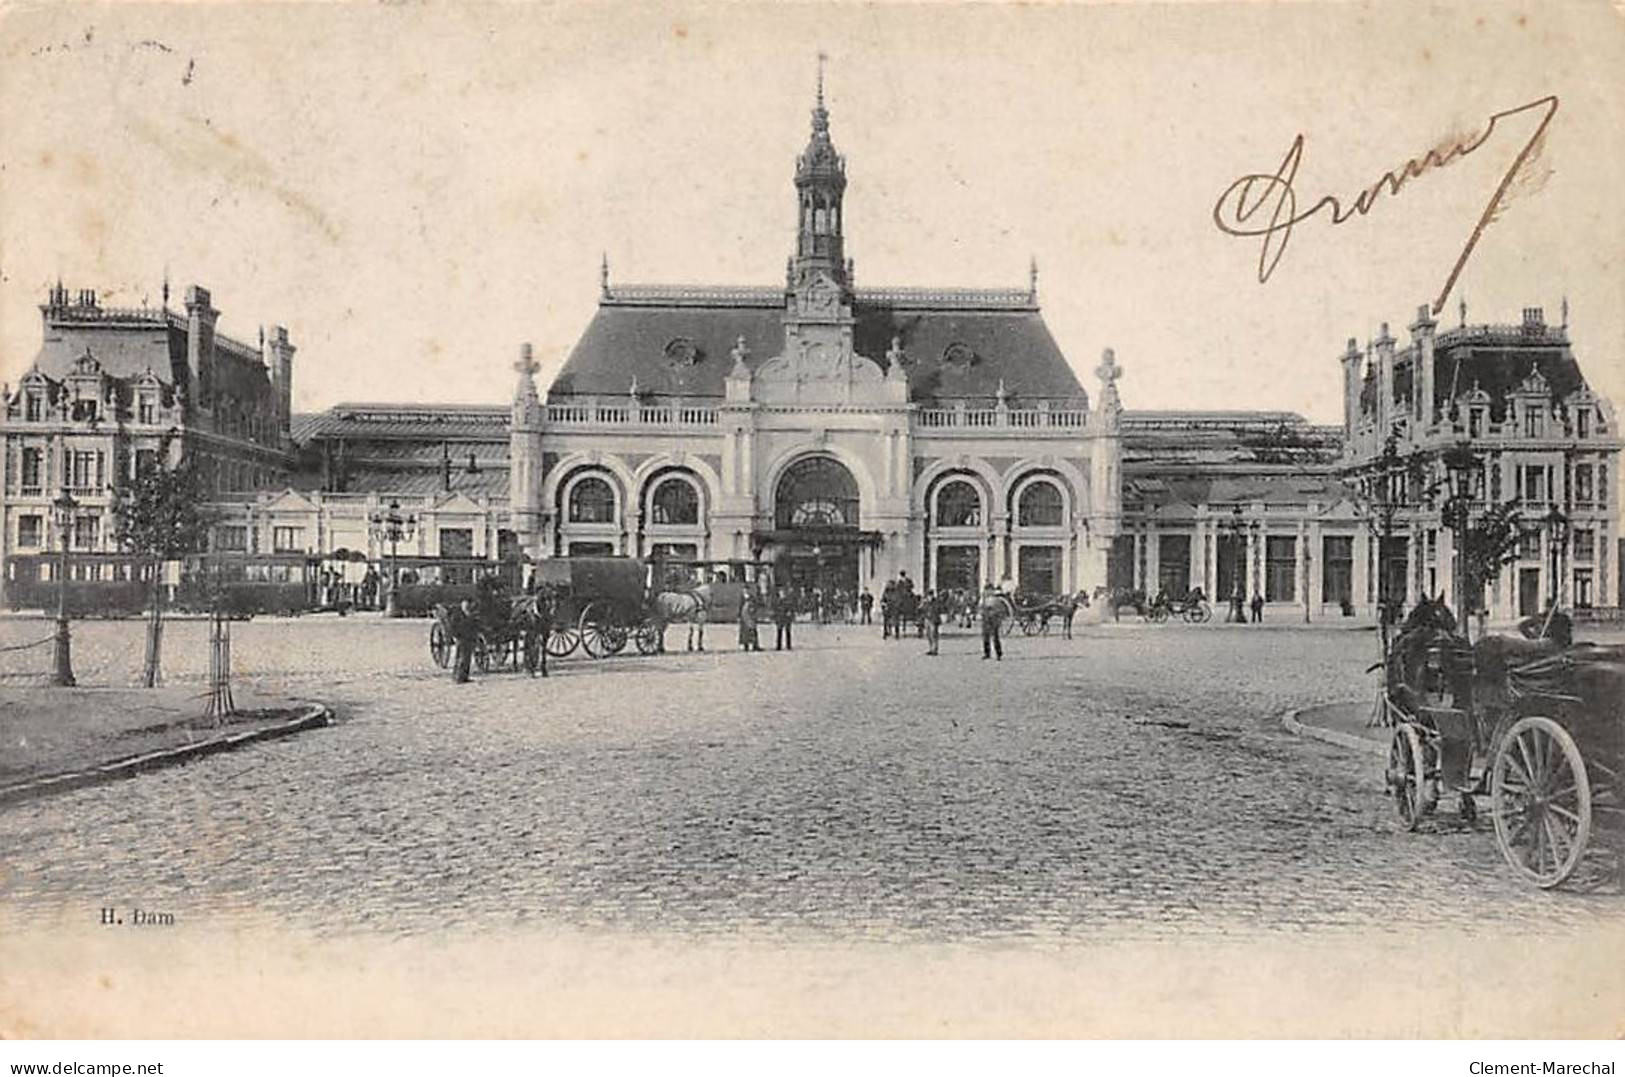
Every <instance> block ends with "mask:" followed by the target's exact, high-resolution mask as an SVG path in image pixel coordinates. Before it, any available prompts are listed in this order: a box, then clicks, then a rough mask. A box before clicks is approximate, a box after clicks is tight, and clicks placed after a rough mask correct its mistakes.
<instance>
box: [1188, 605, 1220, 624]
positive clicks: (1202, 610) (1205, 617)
mask: <svg viewBox="0 0 1625 1077" xmlns="http://www.w3.org/2000/svg"><path fill="white" fill-rule="evenodd" d="M1212 618H1213V608H1212V607H1211V606H1209V605H1208V604H1207V603H1206V602H1198V603H1197V604H1196V605H1194V606H1192V607H1191V608H1190V609H1188V610H1186V611H1185V620H1187V621H1189V622H1190V623H1191V624H1193V625H1201V624H1207V623H1208V621H1210V620H1211V619H1212Z"/></svg>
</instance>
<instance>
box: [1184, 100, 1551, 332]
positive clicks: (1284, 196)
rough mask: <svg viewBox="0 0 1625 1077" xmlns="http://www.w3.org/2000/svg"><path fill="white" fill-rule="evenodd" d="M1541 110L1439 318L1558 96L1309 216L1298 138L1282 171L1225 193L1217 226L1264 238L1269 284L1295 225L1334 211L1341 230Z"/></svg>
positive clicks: (1261, 265)
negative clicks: (1299, 181) (1384, 197)
mask: <svg viewBox="0 0 1625 1077" xmlns="http://www.w3.org/2000/svg"><path fill="white" fill-rule="evenodd" d="M1539 109H1544V110H1545V111H1544V114H1543V115H1541V117H1540V123H1539V124H1538V125H1537V126H1536V127H1535V130H1534V132H1533V133H1532V134H1531V135H1530V136H1529V141H1527V142H1525V143H1524V145H1523V149H1521V150H1519V151H1518V156H1517V157H1515V158H1513V161H1512V164H1511V165H1510V166H1509V167H1508V168H1507V170H1506V174H1505V175H1503V176H1502V177H1501V183H1500V185H1499V186H1497V187H1496V188H1495V193H1494V194H1493V195H1491V196H1490V200H1489V202H1488V203H1486V204H1485V206H1484V212H1483V213H1482V214H1480V215H1479V218H1478V224H1477V225H1476V226H1475V227H1474V228H1473V234H1472V235H1471V236H1469V237H1468V238H1467V243H1466V245H1465V246H1464V247H1462V249H1461V255H1460V256H1459V257H1458V258H1457V259H1456V264H1455V267H1454V268H1452V269H1451V270H1450V276H1449V277H1447V278H1446V279H1445V282H1444V287H1443V288H1441V289H1440V290H1439V296H1438V298H1437V299H1435V300H1434V301H1433V312H1434V313H1435V314H1437V313H1439V311H1441V310H1443V309H1444V301H1445V299H1446V298H1448V297H1449V295H1450V290H1451V289H1452V288H1453V287H1455V284H1456V278H1458V277H1459V276H1461V270H1462V267H1463V266H1465V265H1466V264H1467V258H1468V256H1469V255H1471V254H1472V253H1473V248H1474V247H1475V246H1477V245H1478V238H1479V236H1481V235H1482V234H1483V232H1484V229H1485V228H1486V227H1487V226H1488V225H1489V223H1490V221H1492V220H1494V219H1495V213H1496V210H1497V209H1498V208H1499V206H1500V204H1501V200H1502V198H1504V197H1505V196H1506V193H1507V190H1508V188H1510V187H1511V186H1512V181H1513V179H1514V178H1515V177H1516V176H1517V174H1518V170H1519V169H1521V168H1522V167H1523V166H1524V163H1525V162H1527V161H1528V160H1529V158H1530V156H1531V155H1532V154H1533V153H1534V152H1535V149H1536V147H1537V146H1539V145H1540V140H1541V137H1542V136H1543V135H1545V133H1546V128H1547V126H1548V125H1549V124H1550V123H1551V122H1552V117H1553V116H1555V115H1556V114H1557V97H1556V96H1555V95H1552V96H1548V97H1542V98H1540V99H1538V100H1535V101H1531V102H1529V103H1528V104H1527V105H1519V106H1518V107H1517V108H1510V109H1506V110H1504V111H1502V112H1497V113H1495V114H1494V115H1493V116H1491V117H1490V119H1489V123H1488V124H1486V125H1485V127H1484V129H1483V131H1481V132H1479V133H1477V134H1473V135H1469V136H1466V137H1464V138H1458V139H1454V140H1451V141H1449V142H1446V143H1443V144H1441V145H1439V146H1436V147H1434V148H1433V149H1431V150H1428V151H1427V153H1425V154H1423V155H1422V157H1421V158H1420V159H1418V158H1415V157H1413V158H1411V159H1410V160H1408V161H1406V162H1405V164H1404V165H1402V166H1401V167H1400V168H1399V170H1398V171H1397V172H1384V173H1383V174H1382V176H1381V177H1380V178H1379V179H1378V180H1377V182H1376V183H1373V184H1372V185H1371V186H1370V187H1367V188H1366V189H1364V190H1363V191H1361V192H1360V193H1359V195H1358V196H1356V197H1355V199H1354V203H1353V205H1351V206H1349V207H1348V208H1347V209H1345V208H1344V207H1343V203H1342V202H1340V201H1338V200H1337V198H1336V197H1334V196H1332V195H1325V196H1323V197H1322V198H1321V199H1320V201H1318V202H1316V203H1315V204H1314V205H1313V206H1311V207H1310V208H1309V209H1308V210H1306V211H1304V212H1302V213H1299V212H1298V195H1297V192H1296V191H1294V190H1293V188H1292V182H1293V180H1294V179H1295V178H1296V177H1297V174H1298V163H1299V162H1300V161H1301V160H1302V159H1303V135H1302V134H1299V135H1298V137H1297V138H1295V139H1293V140H1292V148H1291V149H1289V150H1287V151H1286V156H1285V157H1283V158H1282V159H1281V166H1280V167H1279V168H1277V169H1276V170H1275V172H1274V173H1273V174H1264V173H1256V172H1255V173H1252V174H1250V175H1246V176H1242V177H1241V178H1239V179H1237V180H1236V181H1235V182H1234V183H1232V184H1231V185H1230V186H1229V187H1226V188H1225V190H1224V193H1223V194H1221V195H1220V196H1219V200H1218V201H1217V202H1215V203H1214V205H1213V223H1214V224H1216V225H1218V227H1219V230H1220V231H1222V232H1224V233H1226V234H1228V235H1232V236H1261V237H1262V242H1261V243H1260V244H1259V250H1258V282H1259V283H1260V284H1263V283H1264V282H1265V281H1267V280H1269V279H1270V274H1272V273H1274V272H1275V267H1276V266H1277V265H1279V264H1280V262H1281V256H1282V255H1284V254H1285V253H1286V246H1287V241H1288V240H1290V239H1291V238H1292V229H1293V228H1295V227H1296V226H1297V225H1299V224H1301V223H1302V222H1304V221H1306V220H1308V219H1309V218H1311V217H1313V216H1314V215H1315V214H1317V213H1319V212H1320V211H1321V210H1324V209H1328V208H1329V209H1330V210H1331V215H1332V217H1331V220H1332V224H1334V225H1337V224H1342V223H1343V222H1344V221H1347V220H1348V219H1349V218H1350V217H1353V216H1354V215H1355V214H1356V213H1358V214H1359V215H1360V216H1362V217H1363V216H1365V215H1366V214H1367V213H1369V212H1370V211H1371V207H1372V205H1373V204H1375V202H1376V200H1377V196H1378V195H1379V194H1381V193H1382V191H1383V189H1384V188H1386V189H1387V191H1388V193H1389V195H1390V196H1392V195H1397V194H1399V192H1400V190H1401V188H1403V187H1404V186H1405V184H1406V183H1407V182H1409V181H1410V180H1413V179H1416V178H1417V177H1418V176H1420V175H1422V174H1423V173H1424V172H1427V171H1428V170H1430V169H1439V168H1444V167H1445V166H1446V165H1449V164H1452V163H1454V162H1456V161H1459V160H1461V159H1462V158H1463V157H1466V156H1467V155H1468V154H1470V153H1472V152H1473V151H1474V150H1477V149H1478V148H1479V147H1480V146H1482V145H1484V143H1486V142H1488V141H1489V140H1490V136H1491V135H1493V134H1494V133H1495V128H1496V125H1497V124H1499V123H1500V122H1501V121H1502V120H1509V119H1511V118H1512V117H1514V116H1518V115H1521V114H1522V113H1525V112H1531V111H1534V110H1539ZM1266 207H1270V208H1269V211H1268V216H1267V217H1265V216H1263V214H1264V211H1265V208H1266Z"/></svg>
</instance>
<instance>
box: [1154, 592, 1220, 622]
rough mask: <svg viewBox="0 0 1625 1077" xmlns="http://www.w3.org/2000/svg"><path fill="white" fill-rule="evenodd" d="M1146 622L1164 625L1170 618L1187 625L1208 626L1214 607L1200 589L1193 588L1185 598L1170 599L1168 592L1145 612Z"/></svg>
mask: <svg viewBox="0 0 1625 1077" xmlns="http://www.w3.org/2000/svg"><path fill="white" fill-rule="evenodd" d="M1144 616H1145V618H1146V620H1148V621H1151V622H1152V623H1153V624H1159V625H1160V624H1163V623H1164V622H1166V621H1167V620H1168V619H1169V618H1170V617H1179V618H1181V619H1183V620H1184V621H1185V623H1186V624H1193V625H1199V624H1206V623H1207V622H1208V621H1211V620H1212V619H1213V607H1212V606H1210V605H1208V601H1207V596H1206V595H1204V594H1203V593H1202V589H1201V588H1200V587H1193V588H1192V589H1191V590H1190V591H1189V592H1187V593H1186V594H1185V596H1184V597H1183V598H1169V597H1168V594H1167V592H1163V593H1162V594H1159V595H1158V596H1157V597H1156V598H1155V599H1153V600H1152V601H1151V605H1150V606H1149V607H1147V608H1146V609H1145V611H1144Z"/></svg>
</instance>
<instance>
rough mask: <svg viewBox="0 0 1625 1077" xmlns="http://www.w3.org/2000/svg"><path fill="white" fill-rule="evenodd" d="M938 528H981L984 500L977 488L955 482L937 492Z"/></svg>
mask: <svg viewBox="0 0 1625 1077" xmlns="http://www.w3.org/2000/svg"><path fill="white" fill-rule="evenodd" d="M936 523H937V526H938V527H980V526H981V525H982V499H981V497H980V495H978V494H977V492H976V487H974V486H972V485H971V484H970V483H968V482H963V481H960V480H955V481H953V482H950V483H947V484H945V485H944V486H943V487H942V489H940V490H938V491H937V521H936Z"/></svg>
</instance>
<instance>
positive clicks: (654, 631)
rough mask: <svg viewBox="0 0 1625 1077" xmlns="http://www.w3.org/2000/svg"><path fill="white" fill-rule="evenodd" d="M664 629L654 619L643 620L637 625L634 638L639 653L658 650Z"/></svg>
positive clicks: (649, 652) (652, 652) (650, 652)
mask: <svg viewBox="0 0 1625 1077" xmlns="http://www.w3.org/2000/svg"><path fill="white" fill-rule="evenodd" d="M664 635H665V631H664V629H662V628H661V626H660V625H659V624H657V623H655V622H654V621H643V622H641V623H640V624H639V625H638V630H637V633H636V634H635V635H634V637H633V638H634V640H635V641H636V643H637V646H638V653H639V654H655V653H657V652H658V651H659V650H660V644H661V642H662V637H663V636H664Z"/></svg>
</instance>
